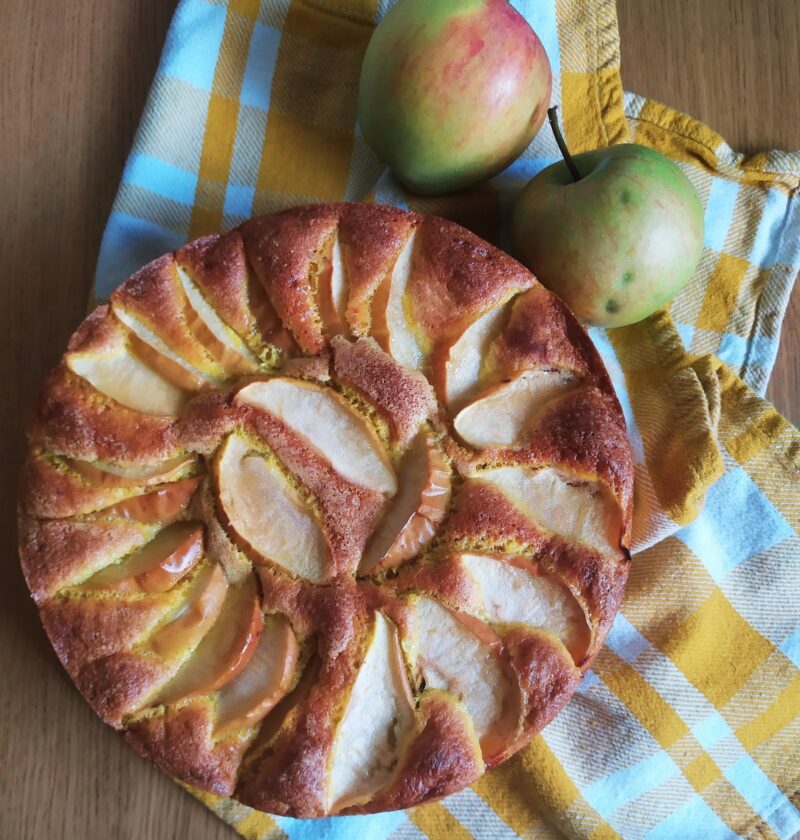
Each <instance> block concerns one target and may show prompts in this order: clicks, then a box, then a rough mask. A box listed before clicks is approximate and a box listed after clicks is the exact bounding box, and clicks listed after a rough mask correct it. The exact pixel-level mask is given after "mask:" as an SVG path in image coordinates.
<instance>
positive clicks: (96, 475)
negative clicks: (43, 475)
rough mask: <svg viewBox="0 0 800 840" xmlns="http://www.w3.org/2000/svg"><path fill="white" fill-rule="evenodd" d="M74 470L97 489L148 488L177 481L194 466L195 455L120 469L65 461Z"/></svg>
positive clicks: (97, 464) (99, 463) (100, 462)
mask: <svg viewBox="0 0 800 840" xmlns="http://www.w3.org/2000/svg"><path fill="white" fill-rule="evenodd" d="M65 461H66V463H67V465H68V466H69V468H70V469H71V470H75V472H76V473H78V474H79V475H80V476H82V477H83V478H85V479H86V480H87V481H89V482H90V483H91V484H94V485H96V486H98V487H108V488H112V487H148V486H150V485H151V484H163V483H165V482H168V481H174V480H175V479H176V478H178V477H180V476H181V475H182V474H183V473H184V472H185V471H187V470H188V468H189V467H190V466H191V465H192V464H194V463H195V461H196V458H195V456H194V455H189V454H184V455H176V456H175V457H174V458H170V459H169V460H168V461H164V462H163V463H161V464H154V465H150V466H141V467H140V466H131V467H120V466H117V465H115V464H109V463H104V462H102V461H78V460H76V459H75V458H65Z"/></svg>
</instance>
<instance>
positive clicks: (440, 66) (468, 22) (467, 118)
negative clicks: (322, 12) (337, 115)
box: [358, 0, 552, 195]
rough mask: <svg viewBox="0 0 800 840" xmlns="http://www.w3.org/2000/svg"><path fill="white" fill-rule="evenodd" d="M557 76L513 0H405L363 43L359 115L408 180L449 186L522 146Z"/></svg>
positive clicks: (381, 153)
mask: <svg viewBox="0 0 800 840" xmlns="http://www.w3.org/2000/svg"><path fill="white" fill-rule="evenodd" d="M551 84H552V76H551V71H550V62H549V60H548V58H547V54H546V53H545V51H544V47H543V46H542V43H541V41H540V40H539V38H538V37H537V36H536V33H535V32H534V31H533V29H531V27H530V25H529V24H528V22H527V21H526V20H525V18H523V17H522V15H520V14H519V12H517V11H516V10H515V9H514V8H513V6H511V5H510V4H509V3H508V2H507V0H399V2H398V3H397V4H396V5H395V6H393V7H392V8H391V9H390V11H389V12H388V14H387V15H386V16H385V17H384V18H383V20H382V21H381V22H380V24H379V26H378V28H377V29H376V30H375V32H374V33H373V35H372V39H371V40H370V42H369V46H368V47H367V51H366V54H365V56H364V64H363V66H362V69H361V81H360V85H359V92H358V117H359V122H360V125H361V130H362V133H363V135H364V137H365V139H366V141H367V143H368V144H369V145H370V146H371V147H372V149H373V150H374V151H375V153H376V154H377V155H378V157H380V158H381V160H383V161H384V162H386V163H387V164H388V165H389V167H390V168H391V169H392V170H393V172H394V173H395V175H396V176H397V177H398V178H399V179H400V180H401V181H402V182H403V183H404V184H406V186H408V187H410V188H411V189H412V190H413V191H415V192H417V193H421V194H425V195H430V194H436V193H443V192H451V191H453V190H457V189H461V188H464V187H467V186H470V185H472V184H475V183H478V182H479V181H482V180H484V179H486V178H489V177H491V176H492V175H495V174H496V173H497V172H499V171H500V170H501V169H503V168H505V166H507V165H508V164H509V163H510V162H511V161H513V160H514V159H515V158H517V157H518V156H519V155H520V154H521V153H522V151H523V150H524V149H525V147H526V146H527V145H528V143H530V141H531V140H532V138H533V136H534V135H535V134H536V132H537V131H538V130H539V128H540V126H541V125H542V122H543V121H544V118H545V113H546V111H547V106H548V104H549V101H550V89H551Z"/></svg>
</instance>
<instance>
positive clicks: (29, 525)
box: [19, 516, 150, 605]
mask: <svg viewBox="0 0 800 840" xmlns="http://www.w3.org/2000/svg"><path fill="white" fill-rule="evenodd" d="M149 534H150V531H149V529H148V528H145V527H143V526H141V525H139V524H138V523H135V522H125V521H123V520H112V521H108V520H101V521H98V522H80V521H71V520H53V521H50V522H43V521H41V520H39V519H34V518H33V517H31V516H22V517H20V523H19V555H20V561H21V563H22V571H23V573H24V574H25V580H26V581H27V584H28V588H29V589H30V590H31V594H32V595H33V598H34V600H35V601H36V603H37V604H40V605H41V604H42V603H44V601H46V600H47V599H49V598H51V597H52V596H53V595H54V594H55V593H56V592H57V591H58V590H59V589H61V588H63V587H65V586H70V585H75V584H77V583H80V582H82V581H83V580H85V579H86V578H87V577H88V576H89V575H90V574H91V573H92V572H93V571H95V570H96V569H99V568H101V567H102V566H105V565H107V564H108V563H112V562H114V561H115V560H118V559H119V558H121V557H124V556H125V555H126V554H128V553H129V552H131V551H133V550H134V549H136V548H138V547H139V546H141V545H143V544H144V543H145V542H147V540H148V538H149Z"/></svg>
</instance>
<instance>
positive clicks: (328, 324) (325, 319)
mask: <svg viewBox="0 0 800 840" xmlns="http://www.w3.org/2000/svg"><path fill="white" fill-rule="evenodd" d="M347 291H348V289H347V281H346V277H345V269H344V259H343V257H342V243H341V242H340V241H339V237H338V235H337V236H336V237H335V238H334V240H333V245H332V246H331V250H330V254H329V255H328V256H326V257H325V258H324V259H323V260H322V267H321V269H320V272H319V275H318V277H317V301H318V305H319V314H320V318H321V319H322V323H323V325H324V326H325V333H326V334H327V335H328V336H331V337H332V336H335V335H341V334H343V333H344V334H345V335H346V334H347V331H348V330H347V312H346V310H347Z"/></svg>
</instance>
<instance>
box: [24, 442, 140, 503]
mask: <svg viewBox="0 0 800 840" xmlns="http://www.w3.org/2000/svg"><path fill="white" fill-rule="evenodd" d="M144 492H147V491H146V490H145V488H143V487H136V486H131V487H104V486H102V485H97V484H92V483H91V482H88V481H83V480H82V479H81V477H80V476H79V475H78V473H76V472H75V471H74V470H71V469H69V467H68V466H67V465H66V464H64V463H63V462H62V463H57V462H56V461H55V460H54V459H51V458H47V457H46V456H45V455H44V453H43V452H42V451H41V450H36V449H34V450H31V451H30V452H29V453H28V458H27V460H26V461H25V464H24V465H23V467H22V474H21V476H20V495H21V497H22V500H23V503H24V505H25V507H24V510H23V512H24V513H27V514H29V515H30V516H35V517H37V518H39V519H63V518H66V517H68V516H78V515H80V514H84V513H91V512H93V511H98V510H101V509H102V508H105V507H109V506H110V505H113V504H114V503H115V502H118V501H120V500H122V499H127V498H129V497H130V496H137V495H139V494H140V493H144Z"/></svg>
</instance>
